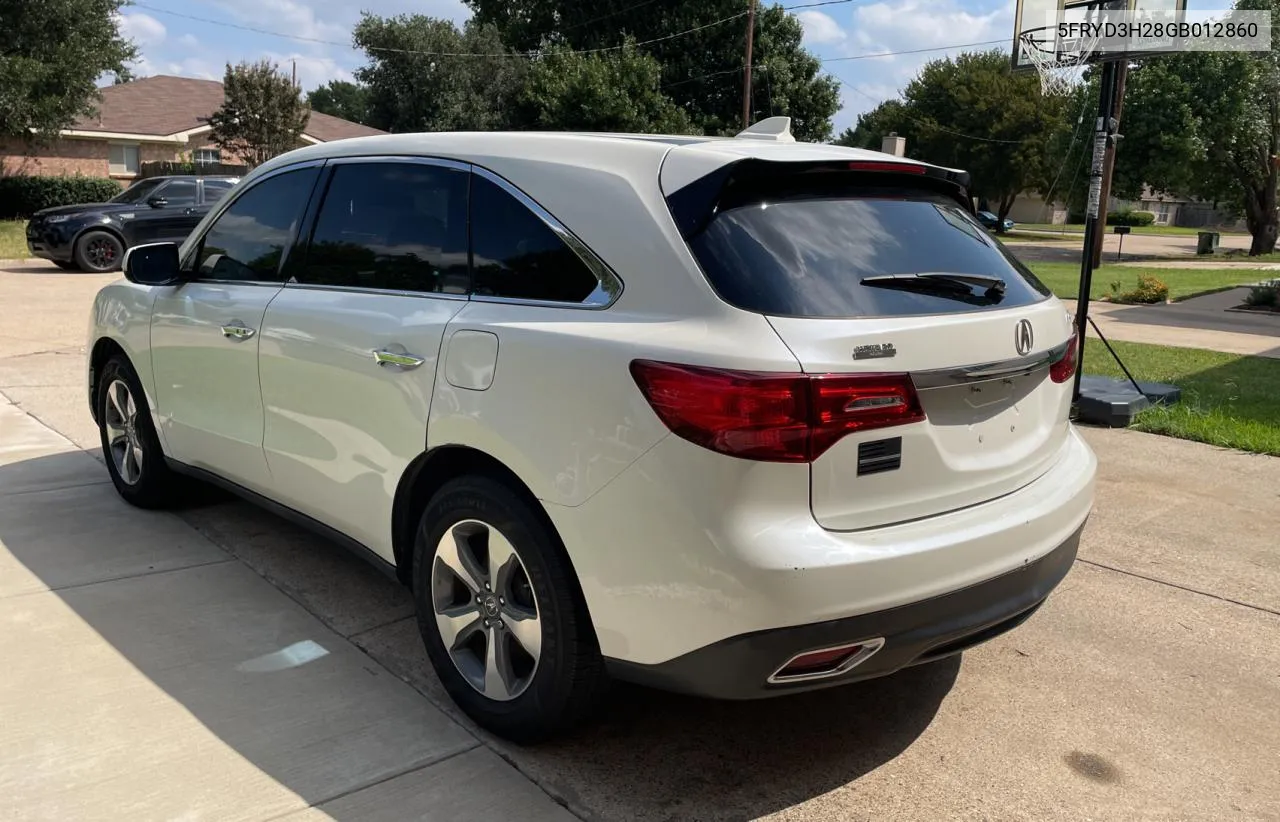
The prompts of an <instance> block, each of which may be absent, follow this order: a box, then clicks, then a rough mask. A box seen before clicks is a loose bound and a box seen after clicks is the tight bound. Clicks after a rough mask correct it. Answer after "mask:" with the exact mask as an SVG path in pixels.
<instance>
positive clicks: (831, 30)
mask: <svg viewBox="0 0 1280 822" xmlns="http://www.w3.org/2000/svg"><path fill="white" fill-rule="evenodd" d="M796 16H797V17H799V18H800V25H801V26H803V27H804V42H805V44H806V45H809V44H814V45H820V44H824V43H839V42H841V41H843V40H844V39H845V38H846V37H847V36H848V35H847V34H846V33H845V30H844V29H842V28H840V24H839V23H837V22H836V21H835V20H833V19H831V17H829V16H828V15H826V14H823V13H822V12H820V11H813V10H812V9H810V10H809V11H802V12H800V13H799V14H797V15H796Z"/></svg>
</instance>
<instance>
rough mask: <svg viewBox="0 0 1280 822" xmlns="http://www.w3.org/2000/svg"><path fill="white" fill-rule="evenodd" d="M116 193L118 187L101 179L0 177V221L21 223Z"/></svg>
mask: <svg viewBox="0 0 1280 822" xmlns="http://www.w3.org/2000/svg"><path fill="white" fill-rule="evenodd" d="M119 193H120V184H119V183H117V182H116V181H115V180H108V179H106V178H104V177H85V176H84V175H81V174H77V175H74V176H63V177H33V176H28V175H25V174H16V175H13V176H11V177H0V220H13V219H25V218H27V217H30V216H31V215H32V214H34V213H35V212H37V211H39V210H40V209H42V208H53V207H54V206H63V205H75V204H77V203H100V202H102V201H104V200H109V199H111V198H112V197H114V196H116V195H117V194H119Z"/></svg>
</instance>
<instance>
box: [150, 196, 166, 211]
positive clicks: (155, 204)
mask: <svg viewBox="0 0 1280 822" xmlns="http://www.w3.org/2000/svg"><path fill="white" fill-rule="evenodd" d="M168 204H169V201H168V200H166V199H165V198H163V197H148V198H147V205H149V206H151V207H152V208H164V207H165V206H167V205H168Z"/></svg>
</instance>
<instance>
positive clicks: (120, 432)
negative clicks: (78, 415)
mask: <svg viewBox="0 0 1280 822" xmlns="http://www.w3.org/2000/svg"><path fill="white" fill-rule="evenodd" d="M102 422H103V427H104V428H106V431H107V450H108V451H110V453H111V462H112V463H113V464H114V465H115V468H116V473H117V474H119V475H120V479H121V480H122V481H123V482H124V484H125V485H137V484H138V480H140V479H142V458H143V450H142V436H141V435H140V434H139V433H138V405H137V403H135V402H134V401H133V393H132V392H130V391H129V385H128V384H127V383H126V382H125V381H124V380H114V381H112V383H111V384H110V385H109V386H107V402H106V409H105V412H104V414H103V418H102Z"/></svg>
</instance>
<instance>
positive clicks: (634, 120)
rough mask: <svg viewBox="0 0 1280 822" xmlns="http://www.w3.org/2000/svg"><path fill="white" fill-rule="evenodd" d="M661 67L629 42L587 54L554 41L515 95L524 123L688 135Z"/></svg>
mask: <svg viewBox="0 0 1280 822" xmlns="http://www.w3.org/2000/svg"><path fill="white" fill-rule="evenodd" d="M661 77H662V67H661V66H659V65H658V61H657V60H655V59H654V58H652V57H650V56H649V55H647V54H644V53H642V52H640V51H639V50H637V49H636V48H635V46H634V44H632V43H631V42H628V43H627V45H626V48H624V49H622V50H621V51H614V52H606V53H603V54H588V55H583V54H580V53H577V52H573V51H570V50H568V49H566V48H565V47H563V46H553V47H551V48H549V49H548V50H547V51H546V52H544V53H543V54H542V55H541V56H539V57H538V58H537V59H536V60H535V61H534V62H533V64H532V66H530V70H529V74H528V76H527V78H526V79H525V83H524V87H523V88H522V89H521V90H520V93H519V95H518V96H517V98H516V117H517V118H518V120H519V122H520V125H521V126H523V127H525V128H531V129H540V130H550V131H557V130H559V131H613V132H641V133H651V134H690V133H693V132H694V131H695V129H694V127H693V124H692V123H691V122H690V121H689V118H688V116H687V115H686V114H685V113H684V111H683V110H682V109H681V108H680V107H679V106H677V105H676V104H675V103H673V102H671V99H670V98H668V97H667V96H666V95H664V94H663V93H662V92H661V91H660V90H659V83H660V80H661Z"/></svg>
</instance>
